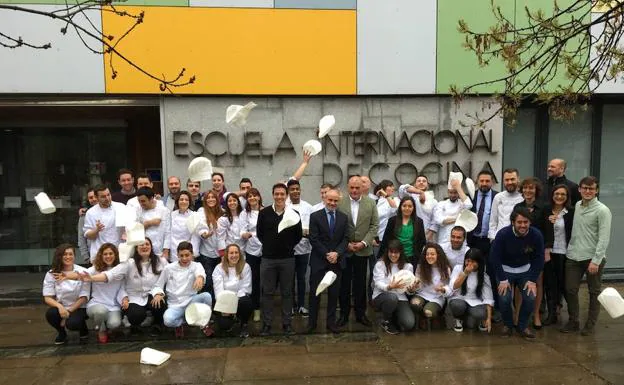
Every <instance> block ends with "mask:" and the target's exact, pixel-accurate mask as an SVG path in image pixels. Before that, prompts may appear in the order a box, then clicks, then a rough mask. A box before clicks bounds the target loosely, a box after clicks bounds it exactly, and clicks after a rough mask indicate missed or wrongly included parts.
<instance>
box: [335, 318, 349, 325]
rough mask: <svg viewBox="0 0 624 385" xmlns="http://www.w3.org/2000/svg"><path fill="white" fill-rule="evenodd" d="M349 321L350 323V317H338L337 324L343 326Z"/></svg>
mask: <svg viewBox="0 0 624 385" xmlns="http://www.w3.org/2000/svg"><path fill="white" fill-rule="evenodd" d="M348 323H349V317H340V318H339V319H338V322H336V325H338V326H340V327H343V326H345V325H346V324H348Z"/></svg>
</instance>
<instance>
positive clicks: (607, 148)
mask: <svg viewBox="0 0 624 385" xmlns="http://www.w3.org/2000/svg"><path fill="white" fill-rule="evenodd" d="M622 122H624V105H608V104H607V105H605V106H604V109H603V115H602V148H601V154H600V198H599V199H600V200H601V201H602V203H604V204H605V205H607V206H608V207H609V208H610V209H611V214H612V215H613V219H612V223H611V241H610V243H609V250H608V252H607V257H608V260H607V267H608V268H624V255H623V254H622V248H624V238H623V237H618V236H616V234H620V232H621V231H622V229H624V169H623V168H622V164H621V163H620V160H621V159H622V143H624V130H622Z"/></svg>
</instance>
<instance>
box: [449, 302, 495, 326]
mask: <svg viewBox="0 0 624 385" xmlns="http://www.w3.org/2000/svg"><path fill="white" fill-rule="evenodd" d="M449 307H450V308H451V313H452V314H453V317H455V318H459V319H462V320H464V321H465V322H466V327H467V328H469V329H474V328H476V327H477V326H479V323H480V322H481V321H484V320H485V319H486V318H487V305H477V306H470V305H468V302H466V301H464V300H463V299H460V298H455V299H452V300H450V301H449Z"/></svg>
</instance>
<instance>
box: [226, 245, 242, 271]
mask: <svg viewBox="0 0 624 385" xmlns="http://www.w3.org/2000/svg"><path fill="white" fill-rule="evenodd" d="M227 261H228V265H230V266H231V267H234V266H236V264H237V263H238V261H240V251H239V250H238V247H236V246H230V247H229V248H228V249H227Z"/></svg>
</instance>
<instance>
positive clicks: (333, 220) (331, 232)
mask: <svg viewBox="0 0 624 385" xmlns="http://www.w3.org/2000/svg"><path fill="white" fill-rule="evenodd" d="M335 229H336V217H334V212H333V211H330V212H329V236H330V237H333V236H334V230H335Z"/></svg>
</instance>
